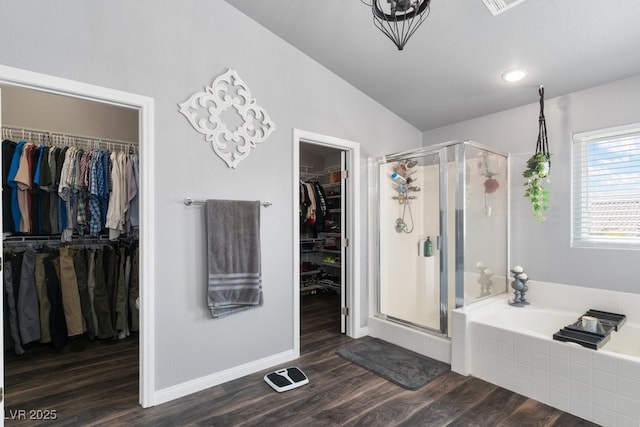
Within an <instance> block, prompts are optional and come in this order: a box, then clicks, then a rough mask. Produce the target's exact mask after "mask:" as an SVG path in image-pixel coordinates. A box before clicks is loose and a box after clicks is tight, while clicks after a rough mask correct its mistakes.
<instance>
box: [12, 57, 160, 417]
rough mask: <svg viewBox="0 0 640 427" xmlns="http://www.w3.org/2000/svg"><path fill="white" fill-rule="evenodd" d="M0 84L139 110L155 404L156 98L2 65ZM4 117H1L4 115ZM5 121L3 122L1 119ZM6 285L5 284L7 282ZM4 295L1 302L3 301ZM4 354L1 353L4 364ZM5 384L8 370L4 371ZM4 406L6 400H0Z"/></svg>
mask: <svg viewBox="0 0 640 427" xmlns="http://www.w3.org/2000/svg"><path fill="white" fill-rule="evenodd" d="M0 85H2V86H4V87H9V88H25V89H30V90H34V91H38V92H43V93H46V94H56V95H64V96H66V97H68V98H71V99H82V100H88V101H93V102H95V103H99V104H103V105H112V106H117V107H122V108H128V109H134V110H136V112H137V117H138V123H137V129H138V135H139V154H140V156H141V157H142V156H144V158H145V162H144V164H143V165H141V168H140V187H139V207H140V216H139V218H140V225H141V226H140V231H139V245H140V253H139V268H138V270H137V271H138V272H139V296H140V299H139V307H140V316H139V330H140V331H144V333H140V339H139V349H138V356H137V359H138V363H139V374H138V377H139V381H138V384H139V393H138V394H139V399H138V401H139V403H140V405H142V406H143V407H149V406H152V405H153V404H154V399H153V390H154V384H153V375H152V372H153V358H152V354H151V350H152V348H153V342H154V331H153V324H152V319H153V301H154V298H153V289H152V288H151V286H150V283H153V268H152V259H153V251H154V250H153V248H154V244H153V236H152V233H151V230H152V229H153V215H152V212H151V209H149V206H153V194H154V192H153V179H152V178H153V157H154V156H153V145H152V138H153V100H152V99H151V98H148V97H143V96H139V95H135V94H131V93H126V92H120V91H116V90H112V89H107V88H102V87H98V86H93V85H88V84H84V83H80V82H76V81H72V80H67V79H62V78H57V77H53V76H49V75H45V74H40V73H34V72H30V71H26V70H21V69H16V68H12V67H6V66H2V65H0ZM0 119H1V117H0ZM0 124H1V123H0ZM3 287H4V286H3ZM2 299H3V298H2V297H0V302H2ZM3 356H4V354H2V356H0V364H1V365H3V364H4V361H3V360H1V359H2V358H3ZM0 379H1V380H2V383H1V384H0V386H1V387H3V386H4V372H3V373H2V375H1V378H0ZM0 405H1V407H0V409H2V410H3V409H4V402H3V401H2V403H1V404H0Z"/></svg>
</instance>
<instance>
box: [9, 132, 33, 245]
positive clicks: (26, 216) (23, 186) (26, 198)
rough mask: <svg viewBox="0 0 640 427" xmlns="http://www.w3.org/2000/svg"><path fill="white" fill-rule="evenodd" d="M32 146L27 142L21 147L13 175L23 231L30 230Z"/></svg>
mask: <svg viewBox="0 0 640 427" xmlns="http://www.w3.org/2000/svg"><path fill="white" fill-rule="evenodd" d="M33 148H34V146H33V144H32V143H30V142H27V143H26V145H25V146H24V148H23V149H22V155H21V156H20V164H19V166H18V170H17V172H16V175H15V177H14V182H15V183H16V185H17V187H18V208H19V209H20V231H21V232H23V233H30V232H31V214H30V210H29V207H30V205H31V200H30V199H31V197H30V190H31V185H32V181H31V171H30V161H29V160H30V158H31V151H32V150H33Z"/></svg>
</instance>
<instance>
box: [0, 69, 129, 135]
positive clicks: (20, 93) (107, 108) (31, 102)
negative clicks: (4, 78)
mask: <svg viewBox="0 0 640 427" xmlns="http://www.w3.org/2000/svg"><path fill="white" fill-rule="evenodd" d="M5 65H6V64H5ZM0 89H1V90H2V124H3V126H4V125H12V126H19V127H26V128H33V129H39V130H48V131H55V132H62V133H72V134H75V135H82V136H92V137H94V138H107V139H118V140H121V141H128V142H138V111H137V110H132V109H130V108H123V107H118V106H115V105H109V104H103V103H99V102H94V101H87V100H84V99H78V98H71V97H68V96H62V95H55V94H51V93H45V92H40V91H37V90H30V89H24V88H18V87H11V86H0ZM16 138H17V137H16Z"/></svg>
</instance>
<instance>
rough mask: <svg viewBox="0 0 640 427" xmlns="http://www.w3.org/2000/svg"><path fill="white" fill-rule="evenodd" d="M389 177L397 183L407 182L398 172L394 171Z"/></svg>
mask: <svg viewBox="0 0 640 427" xmlns="http://www.w3.org/2000/svg"><path fill="white" fill-rule="evenodd" d="M391 179H392V180H394V181H395V182H397V183H398V184H401V185H404V184H406V183H407V179H406V178H405V177H403V176H402V175H400V174H399V173H398V172H394V173H392V174H391Z"/></svg>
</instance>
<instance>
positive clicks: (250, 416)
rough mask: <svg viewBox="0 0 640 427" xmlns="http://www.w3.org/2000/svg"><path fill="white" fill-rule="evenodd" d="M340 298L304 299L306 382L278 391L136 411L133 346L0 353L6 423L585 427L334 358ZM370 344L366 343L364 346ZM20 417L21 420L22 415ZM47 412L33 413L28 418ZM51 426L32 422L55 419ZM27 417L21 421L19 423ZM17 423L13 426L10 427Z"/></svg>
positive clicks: (464, 380)
mask: <svg viewBox="0 0 640 427" xmlns="http://www.w3.org/2000/svg"><path fill="white" fill-rule="evenodd" d="M338 306H339V301H338V297H337V296H328V295H310V296H307V297H303V298H302V304H301V312H302V313H301V314H302V322H301V323H302V324H301V353H302V355H301V357H300V359H298V360H296V361H294V362H291V364H288V366H290V365H296V366H298V367H300V368H301V369H302V370H303V371H304V372H305V373H306V374H307V375H308V377H309V379H310V383H309V384H308V385H305V386H303V387H301V388H299V389H295V390H291V391H288V392H285V393H276V392H275V391H273V390H272V389H271V388H270V387H269V386H268V385H267V384H266V383H265V382H264V381H263V380H262V377H263V375H264V374H265V373H266V372H269V371H271V370H268V371H265V372H260V373H256V374H252V375H248V376H246V377H243V378H240V379H237V380H235V381H230V382H228V383H225V384H222V385H219V386H217V387H212V388H210V389H207V390H204V391H201V392H199V393H195V394H193V395H190V396H187V397H184V398H181V399H177V400H175V401H172V402H168V403H165V404H163V405H160V406H157V407H154V408H148V409H142V408H140V407H139V406H138V342H137V339H136V338H135V337H130V338H128V339H126V340H122V341H111V342H88V341H87V340H85V339H77V340H74V341H73V342H71V343H70V345H68V346H67V347H66V348H65V349H63V350H61V351H57V352H56V351H53V350H52V349H50V348H48V347H44V346H36V347H33V348H30V349H29V350H28V352H27V353H26V354H25V355H23V356H20V357H15V356H10V355H9V354H8V353H5V354H6V356H5V357H6V359H7V360H6V364H5V390H6V396H5V406H6V409H5V416H6V418H5V423H6V425H7V426H18V425H69V426H78V425H110V426H111V425H152V426H184V425H210V426H238V425H243V426H305V427H312V426H385V427H386V426H396V425H402V426H465V427H466V426H557V427H560V426H562V427H567V426H591V425H594V424H592V423H589V422H587V421H585V420H582V419H580V418H576V417H574V416H572V415H569V414H566V413H563V412H562V411H559V410H557V409H554V408H551V407H549V406H547V405H543V404H541V403H539V402H537V401H535V400H531V399H527V398H526V397H524V396H521V395H518V394H515V393H512V392H510V391H508V390H505V389H501V388H499V387H497V386H495V385H493V384H489V383H487V382H484V381H481V380H479V379H477V378H473V377H464V376H461V375H458V374H455V373H453V372H448V373H446V374H444V375H442V376H440V377H439V378H437V379H436V380H434V381H433V382H431V383H429V384H428V385H426V386H425V387H423V388H421V389H420V390H418V391H409V390H405V389H403V388H401V387H399V386H396V385H394V384H392V383H390V382H388V381H386V380H384V379H382V378H380V377H378V376H377V375H375V374H373V373H371V372H369V371H367V370H365V369H363V368H360V367H358V366H356V365H353V364H352V363H350V362H348V361H346V360H345V359H343V358H341V357H340V356H338V355H336V351H337V350H338V349H339V348H340V347H341V346H345V345H348V344H351V343H353V342H354V341H353V340H352V339H350V338H348V337H346V336H343V335H340V334H339V316H338ZM363 339H368V338H363ZM22 410H24V411H25V412H24V413H22V412H20V411H22ZM37 410H40V411H43V412H31V411H37ZM47 410H48V411H52V410H54V411H55V416H56V419H55V420H54V421H52V420H36V419H29V417H30V416H31V415H34V416H36V417H37V416H40V417H43V416H45V415H47V414H48V415H50V416H51V415H52V412H48V413H47V412H46V411H47ZM23 414H24V415H23ZM12 418H13V419H12Z"/></svg>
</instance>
